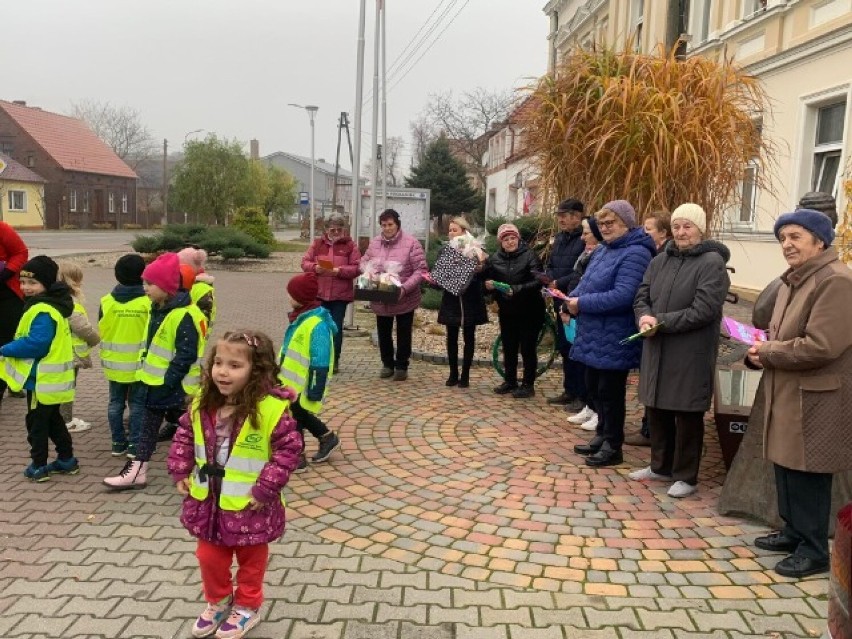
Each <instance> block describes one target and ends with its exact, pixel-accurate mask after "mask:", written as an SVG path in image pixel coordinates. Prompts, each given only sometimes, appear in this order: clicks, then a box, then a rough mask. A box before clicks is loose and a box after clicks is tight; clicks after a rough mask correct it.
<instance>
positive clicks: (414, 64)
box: [387, 0, 470, 93]
mask: <svg viewBox="0 0 852 639" xmlns="http://www.w3.org/2000/svg"><path fill="white" fill-rule="evenodd" d="M469 3H470V0H465V3H464V4H463V5H462V6H461V8H460V9H459V10H458V11H457V12H456V14H455V15H454V16H453V18H452V20H450V21H449V22H448V23H447V25H446V26H445V27H444V28H443V29H441V32H440V33H438V35H437V36H436V37H435V39H434V40H432V43H431V44H430V45H429V46H428V47H426V50H425V51H423V53H421V54H420V57H419V58H417V59H416V60H415V61H414V62H413V63H412V64H411V66H409V67H408V70H407V71H406V72H405V73H404V74H403V75H402V76H401V77H400V78H398V79H397V80H396V81H395V82H394V83H393V84H392V85H390V86H389V87H388V89H387V92H388V93H390V92H391V91H393V89H394V87H395V86H396V85H398V84H399V83H400V82H402V81H403V80H404V79H405V78H406V77H407V76H408V74H409V73H411V71H412V69H414V67H416V66H417V63H418V62H420V60H422V59H423V56H425V55H426V54H427V53H429V50H430V49H431V48H432V47H433V46H435V43H436V42H438V40H440V39H441V36H442V35H444V32H445V31H446V30H447V29H449V28H450V27H451V26H452V24H453V22H455V21H456V18H458V17H459V15H460V14H461V12H462V11H464V9H465V7H466V6H467V5H468V4H469Z"/></svg>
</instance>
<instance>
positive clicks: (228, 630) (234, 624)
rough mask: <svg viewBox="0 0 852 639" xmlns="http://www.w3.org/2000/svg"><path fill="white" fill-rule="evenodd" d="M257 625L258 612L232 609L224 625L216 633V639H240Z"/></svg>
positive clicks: (258, 621) (247, 609)
mask: <svg viewBox="0 0 852 639" xmlns="http://www.w3.org/2000/svg"><path fill="white" fill-rule="evenodd" d="M259 623H260V614H259V611H258V610H252V609H251V608H234V609H233V610H231V614H230V616H229V617H228V619H227V620H226V621H225V623H223V624H222V625H221V626H219V630H217V631H216V639H240V638H241V637H244V636H245V634H246V633H247V632H248V631H249V630H251V629H252V628H254V627H255V626H256V625H257V624H259Z"/></svg>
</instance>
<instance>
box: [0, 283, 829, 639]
mask: <svg viewBox="0 0 852 639" xmlns="http://www.w3.org/2000/svg"><path fill="white" fill-rule="evenodd" d="M214 274H215V275H217V284H216V288H217V294H218V298H219V305H220V312H219V318H220V319H219V320H218V325H217V327H216V330H217V332H219V331H222V330H225V329H226V328H237V327H240V326H250V327H255V328H260V329H263V330H266V331H267V332H269V334H270V335H271V336H272V337H273V339H275V340H276V341H278V340H280V338H281V335H282V334H283V330H284V322H285V319H284V308H285V302H284V284H285V282H284V278H282V277H281V276H280V275H275V274H259V273H228V272H217V273H214ZM112 283H113V281H112V272H111V270H109V269H99V268H87V269H86V279H85V284H84V290H85V291H86V293H87V295H88V303H87V306H88V307H89V309H90V313H92V314H93V316H94V314H95V313H96V308H97V302H98V299H99V298H100V296H101V295H102V294H104V293H105V292H107V291H108V290H109V288H110V287H111V286H112ZM370 319H371V317H370V316H369V315H368V314H364V313H358V314H357V316H356V321H357V322H358V323H360V324H362V327H363V325H364V324H368V323H369V322H370ZM342 368H343V370H342V373H340V374H339V375H337V376H336V377H335V379H334V385H333V387H332V393H331V395H330V399H329V401H328V403H327V410H326V413H325V415H326V418H327V421H328V423H329V425H330V426H331V427H332V428H334V429H335V430H337V431H339V433H340V435H341V439H342V440H343V446H342V448H341V450H340V451H339V452H338V453H335V455H334V456H333V457H332V458H331V460H330V462H329V463H327V464H322V465H318V466H315V467H311V468H310V469H309V470H308V471H307V472H306V473H304V474H302V475H298V476H295V477H294V478H293V480H292V481H291V483H290V485H289V487H288V516H289V526H288V530H287V532H286V533H285V535H284V537H283V539H282V540H281V541H280V542H279V543H277V544H274V545H273V546H272V558H271V561H270V567H269V573H268V579H267V583H268V584H269V586H268V588H267V592H266V594H267V600H268V601H267V603H266V604H265V605H264V612H263V614H264V619H265V621H264V623H263V624H261V625H260V626H258V627H257V628H256V629H255V630H253V631H252V632H251V633H250V634H249V637H253V638H255V639H261V638H268V639H272V638H275V639H281V638H283V637H289V638H290V639H308V638H310V639H341V638H345V639H373V638H376V639H385V638H389V639H390V638H393V639H400V638H404V639H408V638H411V639H414V638H423V639H432V638H435V639H451V638H453V639H510V638H511V639H550V638H561V639H570V638H582V639H596V638H607V639H610V638H613V639H619V638H620V639H626V638H630V639H633V638H637V639H641V638H645V637H647V638H651V637H653V638H663V639H665V638H686V637H695V638H699V637H700V638H718V639H721V638H725V639H733V638H746V637H749V638H757V637H761V638H766V637H775V638H783V639H791V638H794V637H818V636H820V635H821V633H822V629H823V627H824V621H823V620H824V619H825V617H826V601H825V600H826V592H827V587H828V580H827V579H824V578H811V579H807V580H804V581H799V582H796V581H792V580H789V579H784V578H782V577H779V576H777V575H775V573H774V572H773V571H772V570H771V567H772V566H773V565H774V563H775V561H777V559H778V558H779V556H778V555H770V554H767V553H764V552H763V551H759V550H757V549H755V548H754V546H753V545H751V541H752V539H753V538H754V536H755V535H756V534H758V533H760V532H762V531H763V530H764V529H763V528H761V527H758V526H754V525H751V524H748V523H745V522H743V521H741V520H738V519H734V518H727V517H720V516H719V515H718V514H717V512H716V509H715V504H716V500H717V497H718V492H719V487H720V484H721V482H722V481H723V479H724V466H723V465H722V462H721V454H720V452H719V448H718V443H717V442H716V438H715V432H714V431H708V436H707V438H706V444H707V451H706V453H705V458H704V462H703V464H702V474H701V477H700V490H699V492H698V493H697V494H696V495H695V496H694V497H691V498H687V499H684V500H680V501H678V500H674V499H671V498H669V497H668V496H667V495H666V493H665V487H664V486H662V485H653V484H636V483H634V482H629V481H628V480H627V477H626V474H627V472H629V471H630V470H631V469H632V468H634V467H639V466H641V465H645V464H646V463H647V454H648V451H647V449H637V448H627V449H626V463H625V464H623V465H622V466H619V467H616V468H608V469H603V470H591V469H587V468H586V467H584V466H577V463H578V461H580V460H579V458H578V457H577V456H576V455H574V454H573V452H572V448H573V445H574V444H575V443H577V442H580V441H583V440H584V439H585V436H586V435H587V433H584V432H583V431H580V430H579V429H576V428H574V427H571V426H570V425H569V424H567V423H566V422H565V420H564V413H563V412H561V411H559V410H557V409H555V408H553V407H549V406H548V405H547V404H546V403H545V397H546V396H550V395H552V394H555V393H556V385H557V382H558V380H557V375H556V374H548V375H546V376H545V377H544V379H543V380H542V382H541V383H540V384H539V387H538V395H537V397H536V398H534V399H532V400H526V401H523V400H512V399H510V398H505V397H498V396H495V395H494V394H493V393H491V392H490V389H491V386H493V385H494V384H495V383H496V380H495V378H494V376H493V374H492V372H491V371H490V370H489V369H485V368H480V369H475V371H474V374H473V377H472V380H471V387H470V388H469V389H467V390H463V389H458V388H446V387H445V386H444V385H443V381H444V379H445V377H446V370H445V369H444V368H443V367H439V366H434V365H431V364H425V363H422V362H414V363H413V365H412V369H411V373H410V376H409V380H408V381H407V382H404V383H400V382H393V381H385V380H379V379H378V377H377V372H378V368H379V364H378V357H377V353H376V350H375V348H374V347H372V346H370V344H369V340H368V338H365V337H363V338H354V339H346V340H345V341H344V358H343V362H342ZM106 400H107V390H106V384H105V382H104V381H103V379H102V377H101V375H100V371H99V370H92V371H83V372H82V373H81V377H80V382H79V390H78V402H77V408H76V410H75V414H77V415H78V416H81V417H83V418H85V419H87V420H89V421H91V422H93V428H92V430H90V431H87V432H85V433H82V434H79V435H77V436H75V438H74V441H75V450H76V454H77V455H78V457H79V458H80V461H81V465H82V468H83V470H82V473H81V474H80V475H78V476H75V477H54V478H53V479H51V481H49V482H46V483H44V484H32V483H30V482H27V481H26V480H25V479H24V477H23V475H22V473H21V471H22V470H23V468H24V467H25V465H26V463H27V445H26V438H25V434H24V429H23V415H24V403H23V402H22V401H21V400H14V399H10V398H7V399H6V400H5V401H4V402H3V404H2V408H0V444H2V448H0V459H2V462H3V463H2V466H0V481H2V486H3V487H4V488H5V491H6V498H5V499H4V500H3V501H2V502H0V559H2V562H0V637H4V638H5V637H32V638H35V637H157V638H168V637H188V636H190V635H189V629H190V627H191V623H192V621H193V620H194V618H195V616H196V615H197V614H198V613H199V612H200V610H201V609H202V608H203V604H202V603H201V598H200V586H199V579H198V571H197V566H196V561H195V557H194V554H193V552H194V542H193V541H192V540H191V539H190V538H189V536H188V535H187V533H186V532H185V531H184V530H183V528H182V527H181V526H180V524H179V522H178V520H177V513H178V508H179V504H180V499H179V497H178V495H177V494H176V493H175V491H174V489H173V487H172V486H171V483H170V482H169V481H168V479H167V476H166V473H165V468H164V464H163V459H164V456H165V450H160V451H159V452H158V453H157V455H156V457H155V461H154V463H153V464H152V465H153V466H154V469H153V478H152V480H151V483H150V485H149V488H148V489H146V490H145V491H138V492H132V493H117V494H116V493H108V492H106V491H105V490H104V489H103V488H102V485H101V479H102V477H103V476H104V475H106V474H112V473H114V472H115V471H117V470H118V469H119V468H120V466H121V462H120V461H116V460H115V459H114V458H112V457H110V455H109V432H108V428H107V425H106ZM629 419H631V420H633V421H634V422H635V421H637V420H638V408H637V407H636V406H635V404H632V409H631V411H630V415H629ZM314 446H315V443H314V442H309V452H312V449H313V447H314Z"/></svg>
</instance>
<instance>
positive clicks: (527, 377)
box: [482, 224, 545, 399]
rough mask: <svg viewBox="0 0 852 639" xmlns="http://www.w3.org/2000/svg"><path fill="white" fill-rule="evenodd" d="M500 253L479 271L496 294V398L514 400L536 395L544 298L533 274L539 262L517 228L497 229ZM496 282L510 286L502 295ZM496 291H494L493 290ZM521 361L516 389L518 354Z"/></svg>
mask: <svg viewBox="0 0 852 639" xmlns="http://www.w3.org/2000/svg"><path fill="white" fill-rule="evenodd" d="M497 240H498V241H499V242H500V249H499V250H498V251H497V252H496V253H494V254H493V255H491V256H490V257H489V258H488V259H487V260H486V261H485V266H484V267H483V269H482V277H484V278H485V289H486V290H488V291H495V297H496V300H497V306H498V308H499V309H500V310H499V312H498V314H497V317H498V319H499V321H500V337H501V339H502V341H503V370H504V371H505V372H506V379H505V381H504V382H503V383H502V384H500V385H499V386H497V387H495V388H494V392H495V393H497V394H498V395H505V394H506V393H511V394H512V397H514V398H515V399H521V398H527V397H533V396H534V395H535V387H534V384H535V373H536V368H537V365H538V362H537V361H536V352H535V350H536V341H537V340H538V334H539V332H540V331H541V327H542V325H543V324H544V313H545V306H544V298H543V297H542V296H541V283H540V282H539V281H538V278H536V276H535V273H536V272H540V271H541V269H542V266H541V260H539V259H538V255H536V253H535V251H533V250H532V249H531V248H530V247H529V246H527V244H526V242H524V241H523V240H521V234H520V232H519V231H518V227H517V226H515V225H514V224H501V225H500V228H499V229H497ZM495 282H502V283H503V284H508V285H509V290H508V291H506V292H505V293H504V292H501V291H500V290H499V289H498V288H497V287H496V286H495V284H494V283H495ZM495 289H496V290H495ZM519 349H520V351H521V357H522V358H523V360H524V371H523V377H522V378H521V385H520V386H518V350H519Z"/></svg>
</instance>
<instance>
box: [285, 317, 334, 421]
mask: <svg viewBox="0 0 852 639" xmlns="http://www.w3.org/2000/svg"><path fill="white" fill-rule="evenodd" d="M321 322H322V318H321V317H319V316H312V317H309V318H307V319H306V320H304V321H303V322H302V323H301V324H300V325H299V326H298V327H297V328H296V330H295V331H294V332H293V337H291V338H290V342H289V343H288V344H287V350H286V351H284V346H283V345H282V346H281V352H280V353H279V355H278V361H280V362H281V370H280V372H279V373H278V379H280V380H281V383H282V384H283V385H284V386H289V387H290V388H292V389H293V390H294V391H295V392H296V395H297V396H298V399H297V400H296V401H298V402H299V405H300V406H301V407H302V408H304V409H305V410H308V411H310V412H312V413H313V414H315V415H316V414H318V413H319V412H320V411H321V410H322V402H323V400H324V399H325V396H326V394H327V393H328V384H326V385H325V390H324V391H323V394H322V398H321V399H320V400H319V401H311V400H310V399H308V398H307V396H306V395H305V394H304V393H305V389H306V388H307V387H308V373H309V372H310V368H311V334H312V333H313V330H314V328H315V327H316V326H317V325H318V324H320V323H321ZM332 337H333V336H332ZM333 372H334V356H333V355H332V357H331V358H330V360H329V364H328V374H329V376H331V374H332V373H333Z"/></svg>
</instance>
